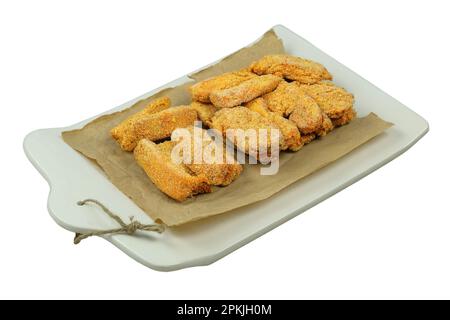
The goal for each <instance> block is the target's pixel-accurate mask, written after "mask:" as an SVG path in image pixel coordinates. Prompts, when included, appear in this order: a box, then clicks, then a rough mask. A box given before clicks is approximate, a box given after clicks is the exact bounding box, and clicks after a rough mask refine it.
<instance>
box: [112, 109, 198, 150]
mask: <svg viewBox="0 0 450 320" xmlns="http://www.w3.org/2000/svg"><path fill="white" fill-rule="evenodd" d="M195 120H197V111H195V110H194V109H193V108H192V107H190V106H178V107H172V108H169V109H166V110H163V111H160V112H158V113H154V114H149V115H143V116H141V117H139V118H138V119H136V120H135V121H134V122H133V124H132V125H131V126H127V127H125V128H126V130H120V128H119V129H118V130H116V131H115V132H114V134H113V137H114V139H116V140H117V142H118V143H119V144H120V147H121V148H122V149H123V150H125V151H133V149H134V148H135V147H136V144H137V143H138V142H139V140H141V139H144V138H146V139H148V140H151V141H157V140H161V139H164V138H168V137H170V135H171V134H172V131H173V130H175V129H177V128H184V127H187V126H190V125H192V124H193V123H194V121H195Z"/></svg>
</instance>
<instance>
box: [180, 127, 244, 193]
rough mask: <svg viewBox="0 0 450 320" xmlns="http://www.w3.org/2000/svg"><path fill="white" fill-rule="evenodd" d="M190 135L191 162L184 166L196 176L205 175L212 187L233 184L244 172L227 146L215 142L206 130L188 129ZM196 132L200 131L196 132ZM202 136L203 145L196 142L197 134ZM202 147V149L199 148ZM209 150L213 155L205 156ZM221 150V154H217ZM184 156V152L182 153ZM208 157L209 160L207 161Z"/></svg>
mask: <svg viewBox="0 0 450 320" xmlns="http://www.w3.org/2000/svg"><path fill="white" fill-rule="evenodd" d="M187 130H188V131H189V133H190V141H188V143H189V144H190V147H191V152H190V154H189V156H190V157H189V161H188V163H185V164H184V165H185V166H186V167H187V168H189V169H190V170H191V171H192V172H193V173H195V174H196V175H205V176H206V177H207V179H208V183H209V184H210V185H215V186H227V185H229V184H230V183H231V182H233V181H234V180H235V179H236V178H237V177H238V176H239V175H240V174H241V172H242V170H243V167H242V165H240V164H239V163H238V162H237V161H236V160H235V159H234V158H233V157H232V156H229V155H228V154H227V152H226V145H225V144H223V143H220V144H219V142H217V141H214V140H213V139H212V138H211V136H210V135H209V134H208V133H207V131H206V130H203V129H201V128H195V129H194V126H191V127H188V128H187ZM195 130H198V131H196V132H194V131H195ZM196 133H197V134H199V135H200V137H199V138H200V139H201V141H200V142H201V143H198V144H197V143H195V142H194V136H195V134H196ZM199 144H200V145H201V147H200V146H199ZM207 148H209V149H210V150H211V153H208V154H205V150H206V149H207ZM216 150H220V152H217V153H216V152H215V151H216ZM180 156H182V152H181V153H180ZM206 157H207V158H208V159H206ZM197 159H198V160H197Z"/></svg>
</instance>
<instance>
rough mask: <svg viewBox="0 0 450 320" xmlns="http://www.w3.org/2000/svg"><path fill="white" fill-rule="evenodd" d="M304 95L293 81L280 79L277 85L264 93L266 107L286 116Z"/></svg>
mask: <svg viewBox="0 0 450 320" xmlns="http://www.w3.org/2000/svg"><path fill="white" fill-rule="evenodd" d="M304 96H305V93H304V92H303V91H302V90H300V88H299V87H298V86H297V85H296V84H294V83H288V82H286V81H284V80H283V81H281V82H280V84H279V85H278V87H277V88H276V89H275V90H274V91H272V92H270V93H267V94H265V95H263V98H264V100H265V101H266V104H267V107H268V108H269V110H270V111H272V112H276V113H278V114H279V115H280V116H283V117H287V116H289V114H291V112H292V111H293V110H294V109H295V108H297V107H298V105H299V104H300V102H299V101H301V100H302V99H303V98H304Z"/></svg>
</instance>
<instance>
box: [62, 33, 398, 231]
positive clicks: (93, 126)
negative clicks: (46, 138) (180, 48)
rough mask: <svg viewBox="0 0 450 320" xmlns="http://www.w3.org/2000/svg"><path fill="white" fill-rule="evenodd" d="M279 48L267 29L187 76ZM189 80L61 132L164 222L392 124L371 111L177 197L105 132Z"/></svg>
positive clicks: (218, 205)
mask: <svg viewBox="0 0 450 320" xmlns="http://www.w3.org/2000/svg"><path fill="white" fill-rule="evenodd" d="M282 52H284V48H283V44H282V42H281V40H280V39H278V37H277V36H276V34H275V33H274V32H273V31H269V32H267V33H266V34H264V36H263V37H262V38H261V39H260V40H259V41H258V42H257V43H255V44H254V45H252V46H250V47H246V48H243V49H241V50H239V51H237V52H236V53H234V54H232V55H230V56H228V57H226V58H224V59H223V60H222V61H221V62H219V63H217V64H215V65H213V66H211V67H208V68H206V69H204V70H201V71H199V72H196V73H195V74H192V75H191V76H190V77H191V78H192V79H193V80H195V81H200V80H203V79H206V78H209V77H211V76H214V75H218V74H220V73H223V72H227V71H232V70H236V69H240V68H243V67H246V66H248V65H249V64H250V63H251V62H252V61H254V60H256V59H258V58H260V57H262V56H264V55H267V54H274V53H282ZM191 84H192V83H191V82H190V83H186V84H183V85H180V86H178V87H174V88H169V89H164V90H162V91H160V92H159V93H157V94H155V95H153V96H152V97H149V98H147V99H145V100H142V101H140V102H138V103H136V104H135V105H133V106H132V107H130V108H128V109H126V110H123V111H120V112H116V113H113V114H109V115H105V116H101V117H99V118H97V119H95V120H93V121H92V122H90V123H89V124H87V125H86V126H85V127H84V128H82V129H79V130H73V131H66V132H63V133H62V137H63V139H64V141H65V142H66V143H67V144H69V145H70V146H71V147H72V148H74V149H75V150H77V151H79V152H81V153H82V154H83V155H85V156H86V157H88V158H91V159H93V160H95V161H96V162H97V163H98V165H99V166H100V167H101V168H102V169H103V170H104V171H105V172H106V174H107V176H108V177H109V179H110V180H111V182H112V183H113V184H114V185H115V186H116V187H117V188H119V189H120V190H121V191H122V192H123V193H125V194H126V195H127V196H128V197H130V198H131V199H132V200H133V201H134V202H135V203H136V204H137V205H138V206H139V207H140V208H141V209H142V210H143V211H145V212H146V213H147V214H148V215H150V217H151V218H152V219H153V220H155V221H162V222H163V223H165V224H166V225H167V226H175V225H180V224H184V223H187V222H190V221H194V220H198V219H202V218H206V217H208V216H212V215H216V214H220V213H224V212H227V211H230V210H232V209H236V208H238V207H242V206H245V205H248V204H251V203H254V202H257V201H260V200H264V199H267V198H268V197H270V196H272V195H274V194H275V193H277V192H279V191H280V190H282V189H283V188H285V187H287V186H289V185H290V184H292V183H294V182H296V181H298V180H299V179H301V178H303V177H305V176H307V175H309V174H311V173H313V172H314V171H317V170H318V169H320V168H322V167H324V166H326V165H327V164H329V163H331V162H333V161H335V160H337V159H339V158H340V157H342V156H344V155H345V154H347V153H349V152H350V151H352V150H354V149H355V148H357V147H358V146H360V145H362V144H364V143H365V142H367V141H369V140H370V139H372V138H374V137H375V136H377V135H379V134H380V133H382V132H383V131H384V130H386V129H387V128H389V127H390V126H392V124H390V123H388V122H385V121H383V120H382V119H380V118H379V117H377V116H376V115H375V114H370V115H368V116H366V117H364V118H357V119H355V120H354V121H352V122H351V123H350V124H348V125H346V126H343V127H341V128H337V129H335V130H334V131H333V132H331V133H330V134H328V135H327V136H325V137H323V138H321V139H319V140H316V141H314V142H312V143H310V144H309V145H307V146H305V147H303V148H302V149H301V150H300V151H298V152H296V153H289V152H282V154H281V156H280V168H279V172H278V173H277V174H276V175H272V176H262V175H260V166H259V165H245V168H244V171H243V173H242V175H241V176H240V177H239V178H238V179H237V180H236V181H234V182H233V183H232V184H231V185H229V186H227V187H224V188H215V189H214V192H213V193H209V194H204V195H199V196H196V197H193V198H192V199H189V200H187V201H185V202H182V203H179V202H177V201H175V200H172V199H171V198H169V197H168V196H166V195H165V194H164V193H162V192H161V191H159V190H158V188H156V187H155V186H154V185H153V183H152V182H151V181H150V179H149V178H148V177H147V176H146V174H145V172H144V171H143V170H142V169H141V168H140V167H139V166H138V165H137V163H136V162H135V160H134V157H133V154H132V153H128V152H124V151H122V150H121V148H120V147H119V145H118V144H117V143H116V142H115V141H114V139H112V138H111V136H110V133H109V131H110V130H111V128H113V127H114V126H116V125H117V124H119V123H120V122H122V121H123V120H124V119H126V118H127V117H128V116H130V115H131V114H133V113H135V112H137V111H139V110H141V109H142V108H143V107H144V106H145V105H146V103H147V102H148V101H149V100H153V99H155V98H157V97H160V96H164V95H167V96H169V97H170V98H171V100H172V102H173V105H178V104H187V103H189V102H190V96H189V93H188V90H187V88H188V87H189V86H190V85H191Z"/></svg>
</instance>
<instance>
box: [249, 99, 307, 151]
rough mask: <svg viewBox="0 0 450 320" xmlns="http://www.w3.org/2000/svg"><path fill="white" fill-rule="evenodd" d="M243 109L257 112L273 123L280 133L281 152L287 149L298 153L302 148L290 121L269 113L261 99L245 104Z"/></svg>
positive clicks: (294, 126) (295, 127)
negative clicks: (281, 140) (281, 138)
mask: <svg viewBox="0 0 450 320" xmlns="http://www.w3.org/2000/svg"><path fill="white" fill-rule="evenodd" d="M245 107H247V108H249V109H250V110H252V111H255V112H258V113H259V114H260V115H262V116H263V117H264V118H267V119H269V120H270V121H272V122H273V123H275V124H276V125H277V126H278V127H279V128H280V131H281V135H282V136H283V140H284V143H283V145H281V146H280V149H281V150H286V149H289V150H291V151H298V150H300V149H301V147H302V146H303V143H302V140H301V137H300V131H298V128H297V126H296V125H295V123H293V122H292V121H290V120H288V119H285V118H283V117H282V116H280V115H279V114H278V113H275V112H271V111H270V110H269V109H268V108H267V104H266V102H265V100H264V99H263V98H257V99H255V100H252V101H250V102H248V103H246V104H245Z"/></svg>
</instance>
